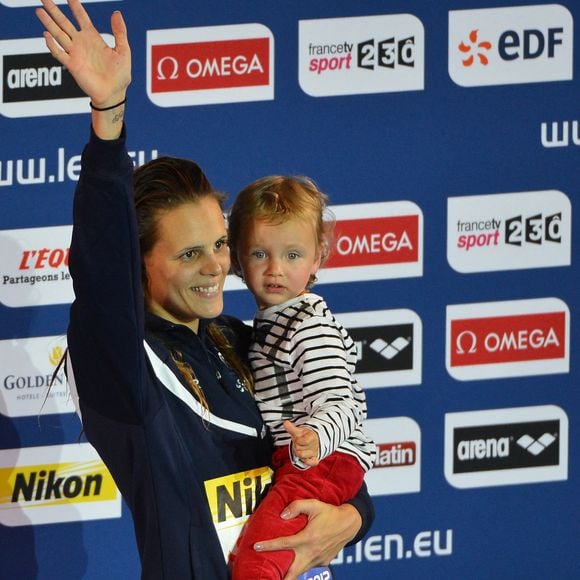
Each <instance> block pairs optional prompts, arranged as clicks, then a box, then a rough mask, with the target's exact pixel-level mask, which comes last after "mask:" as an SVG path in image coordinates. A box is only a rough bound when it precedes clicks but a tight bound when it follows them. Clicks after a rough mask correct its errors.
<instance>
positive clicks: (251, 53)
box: [147, 24, 274, 107]
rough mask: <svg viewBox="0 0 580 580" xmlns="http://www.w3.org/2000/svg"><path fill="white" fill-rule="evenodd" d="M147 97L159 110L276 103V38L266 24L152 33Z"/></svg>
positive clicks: (149, 38) (150, 31) (148, 50)
mask: <svg viewBox="0 0 580 580" xmlns="http://www.w3.org/2000/svg"><path fill="white" fill-rule="evenodd" d="M147 94H148V96H149V98H150V99H151V101H152V102H153V103H155V104H156V105H158V106H160V107H182V106H186V105H204V104H215V103H234V102H242V101H264V100H271V99H273V98H274V37H273V35H272V33H271V31H270V30H269V29H268V28H267V27H266V26H264V25H262V24H239V25H230V26H208V27H199V28H175V29H164V30H149V31H147Z"/></svg>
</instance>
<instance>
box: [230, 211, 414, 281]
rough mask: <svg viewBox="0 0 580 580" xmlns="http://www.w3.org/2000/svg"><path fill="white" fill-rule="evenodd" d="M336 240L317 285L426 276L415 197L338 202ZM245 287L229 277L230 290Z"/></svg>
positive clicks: (319, 275)
mask: <svg viewBox="0 0 580 580" xmlns="http://www.w3.org/2000/svg"><path fill="white" fill-rule="evenodd" d="M330 210H331V211H332V213H333V214H334V216H335V218H336V227H335V232H334V245H333V247H332V249H331V252H330V256H329V258H328V260H327V261H326V262H325V263H324V266H323V267H322V269H321V270H320V271H319V272H318V274H317V276H318V282H317V283H318V284H325V283H333V282H357V281H362V280H384V279H389V278H407V277H414V276H422V275H423V212H422V211H421V209H420V208H419V207H418V206H417V205H416V204H415V203H413V202H411V201H393V202H380V203H360V204H349V205H335V206H332V207H331V208H330ZM243 288H245V285H244V284H243V282H242V281H241V280H240V279H239V278H237V277H235V276H232V275H230V276H228V280H227V285H226V290H240V289H243Z"/></svg>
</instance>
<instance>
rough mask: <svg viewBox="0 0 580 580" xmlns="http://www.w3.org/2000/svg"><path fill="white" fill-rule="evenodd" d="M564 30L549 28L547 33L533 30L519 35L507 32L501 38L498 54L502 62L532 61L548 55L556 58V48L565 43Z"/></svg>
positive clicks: (515, 32) (514, 32)
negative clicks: (518, 59)
mask: <svg viewBox="0 0 580 580" xmlns="http://www.w3.org/2000/svg"><path fill="white" fill-rule="evenodd" d="M563 35H564V28H562V27H561V26H560V27H558V28H548V30H547V31H546V32H542V31H541V30H538V29H534V28H531V29H529V30H524V31H523V32H522V33H521V34H519V33H518V32H517V31H515V30H507V31H506V32H504V33H503V34H502V35H501V36H500V37H499V44H498V47H497V48H498V52H499V57H500V58H501V59H502V60H507V61H512V60H516V59H517V58H523V59H526V60H527V59H531V58H539V57H540V56H542V55H544V54H545V55H547V57H548V58H554V57H555V55H556V46H559V45H560V46H561V45H562V43H563Z"/></svg>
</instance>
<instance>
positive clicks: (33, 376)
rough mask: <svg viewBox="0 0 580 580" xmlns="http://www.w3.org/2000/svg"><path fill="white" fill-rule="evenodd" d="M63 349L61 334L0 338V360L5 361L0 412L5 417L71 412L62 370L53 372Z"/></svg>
mask: <svg viewBox="0 0 580 580" xmlns="http://www.w3.org/2000/svg"><path fill="white" fill-rule="evenodd" d="M65 350H66V338H65V336H64V335H63V336H43V337H35V338H24V339H12V340H2V341H0V359H1V360H3V361H5V362H4V364H3V365H2V369H1V372H0V380H1V384H0V386H1V388H0V413H2V414H3V415H4V416H6V417H33V416H34V417H38V416H39V415H43V414H46V415H52V414H56V413H74V405H73V403H72V400H71V397H70V392H69V389H68V386H67V383H66V379H65V377H64V373H63V372H62V371H61V372H59V373H57V374H56V375H55V370H56V367H57V365H58V364H59V362H60V361H61V359H62V357H63V355H64V352H65ZM53 375H54V376H53Z"/></svg>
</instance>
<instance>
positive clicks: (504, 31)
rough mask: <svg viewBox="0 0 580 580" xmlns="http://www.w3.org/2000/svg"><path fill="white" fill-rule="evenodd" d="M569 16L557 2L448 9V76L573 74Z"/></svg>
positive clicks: (479, 81)
mask: <svg viewBox="0 0 580 580" xmlns="http://www.w3.org/2000/svg"><path fill="white" fill-rule="evenodd" d="M573 26H574V23H573V19H572V15H571V14H570V12H569V11H568V9H567V8H565V7H564V6H561V5H559V4H550V5H540V6H521V7H510V8H490V9H480V10H453V11H450V12H449V62H448V68H449V76H450V77H451V78H452V80H453V81H454V82H455V83H456V84H458V85H460V86H463V87H477V86H486V85H506V84H518V83H535V82H550V81H564V80H571V79H572V78H573V72H572V54H573V40H574V38H573Z"/></svg>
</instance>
